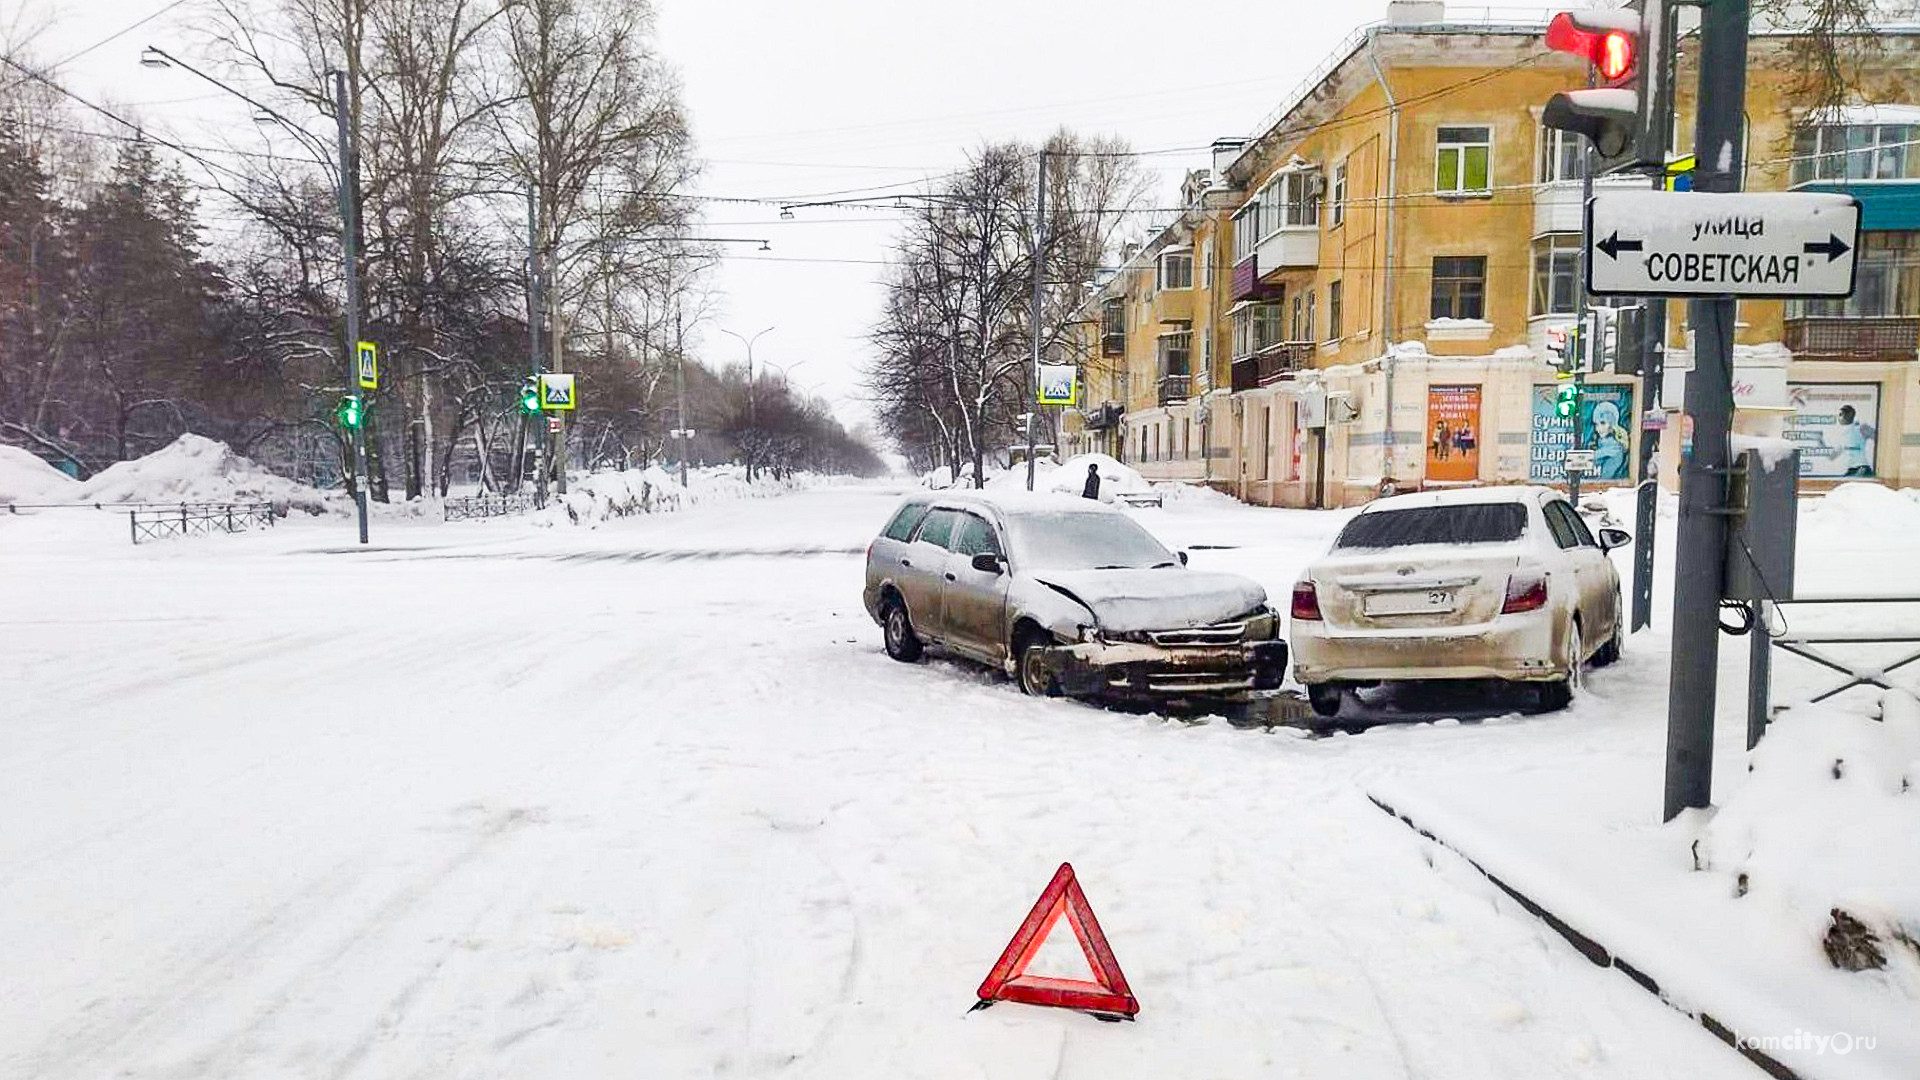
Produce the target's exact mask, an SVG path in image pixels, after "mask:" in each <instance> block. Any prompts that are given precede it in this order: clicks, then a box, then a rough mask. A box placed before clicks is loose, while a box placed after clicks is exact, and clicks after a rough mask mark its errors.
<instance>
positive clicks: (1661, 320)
mask: <svg viewBox="0 0 1920 1080" xmlns="http://www.w3.org/2000/svg"><path fill="white" fill-rule="evenodd" d="M1679 22H1680V20H1679V19H1678V18H1676V17H1674V13H1673V12H1672V11H1668V12H1667V13H1666V17H1665V18H1663V19H1661V21H1660V28H1659V30H1660V37H1661V41H1660V42H1659V45H1660V50H1659V52H1658V53H1657V54H1655V59H1656V64H1655V67H1654V70H1652V71H1650V72H1648V73H1647V83H1648V86H1649V87H1650V88H1651V90H1652V91H1653V102H1652V107H1651V108H1650V109H1649V110H1648V111H1647V124H1648V126H1649V127H1650V128H1651V129H1652V138H1653V139H1654V140H1655V141H1657V142H1658V143H1659V144H1660V146H1661V147H1662V148H1663V149H1664V148H1666V147H1670V146H1672V145H1673V81H1674V74H1673V73H1674V60H1673V53H1674V47H1675V46H1676V45H1677V44H1678V41H1679V35H1678V34H1677V33H1676V32H1675V28H1676V27H1677V26H1678V25H1679ZM1653 186H1654V190H1656V191H1663V190H1665V189H1666V176H1665V174H1664V173H1656V174H1654V178H1653ZM1643 302H1644V303H1645V304H1646V318H1645V319H1644V320H1643V321H1642V324H1641V333H1642V337H1641V343H1642V345H1641V349H1640V388H1641V396H1642V397H1643V398H1644V399H1645V402H1644V415H1645V416H1649V417H1650V416H1652V415H1653V414H1654V412H1655V411H1656V410H1660V409H1663V408H1664V407H1665V404H1666V403H1665V402H1664V401H1662V400H1661V396H1662V393H1663V391H1664V383H1665V379H1666V370H1667V302H1666V300H1664V299H1662V298H1659V297H1649V298H1647V299H1646V300H1645V301H1643ZM1639 426H1640V453H1639V455H1638V458H1639V461H1638V468H1637V470H1636V471H1635V473H1634V482H1635V484H1636V487H1637V490H1636V495H1637V496H1638V500H1637V502H1636V504H1635V507H1634V529H1633V618H1632V621H1631V622H1630V624H1629V625H1630V626H1631V627H1632V628H1633V629H1634V630H1643V629H1645V628H1647V627H1649V626H1652V625H1653V534H1654V522H1655V521H1657V520H1658V519H1659V514H1658V512H1657V511H1658V509H1659V500H1660V483H1659V478H1658V477H1657V476H1655V475H1654V471H1653V456H1654V451H1655V450H1656V449H1657V448H1658V446H1659V443H1660V440H1659V438H1658V432H1654V431H1649V430H1647V425H1646V421H1645V420H1644V419H1643V420H1642V421H1641V422H1640V425H1639ZM1649 436H1654V437H1652V438H1650V437H1649ZM1669 467H1671V466H1669Z"/></svg>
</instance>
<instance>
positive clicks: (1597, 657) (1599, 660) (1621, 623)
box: [1593, 593, 1627, 667]
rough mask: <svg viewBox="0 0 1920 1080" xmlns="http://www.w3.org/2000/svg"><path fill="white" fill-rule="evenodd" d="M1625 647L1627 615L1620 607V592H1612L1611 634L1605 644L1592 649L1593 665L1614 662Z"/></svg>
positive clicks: (1603, 665)
mask: <svg viewBox="0 0 1920 1080" xmlns="http://www.w3.org/2000/svg"><path fill="white" fill-rule="evenodd" d="M1626 648H1627V616H1626V613H1625V611H1624V610H1623V609H1622V608H1621V607H1620V594H1619V593H1614V594H1613V636H1612V637H1610V638H1608V639H1607V643H1606V644H1605V645H1602V646H1600V647H1599V648H1598V649H1596V650H1594V653H1593V666H1594V667H1606V666H1607V665H1608V664H1611V663H1614V662H1615V661H1617V660H1619V659H1620V654H1621V653H1623V652H1625V651H1626Z"/></svg>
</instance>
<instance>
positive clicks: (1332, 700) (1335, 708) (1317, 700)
mask: <svg viewBox="0 0 1920 1080" xmlns="http://www.w3.org/2000/svg"><path fill="white" fill-rule="evenodd" d="M1307 704H1309V705H1312V706H1313V711H1314V712H1315V713H1316V714H1317V715H1320V716H1338V715H1339V714H1340V687H1339V685H1338V684H1336V683H1316V684H1314V685H1312V686H1309V687H1307Z"/></svg>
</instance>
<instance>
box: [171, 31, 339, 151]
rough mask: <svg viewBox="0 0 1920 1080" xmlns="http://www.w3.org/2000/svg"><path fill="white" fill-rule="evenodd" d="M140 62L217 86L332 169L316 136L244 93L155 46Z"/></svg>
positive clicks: (323, 147)
mask: <svg viewBox="0 0 1920 1080" xmlns="http://www.w3.org/2000/svg"><path fill="white" fill-rule="evenodd" d="M149 56H157V57H159V58H160V59H161V60H162V61H164V63H161V64H154V63H151V62H150V61H149V60H148V59H147V58H148V57H149ZM140 62H141V63H143V64H146V65H147V66H149V67H167V66H173V67H179V68H181V69H183V70H185V71H188V72H191V73H192V74H194V75H197V76H199V77H200V78H201V79H202V80H204V81H206V82H209V83H212V84H213V85H214V86H217V87H219V88H220V89H222V90H225V91H226V92H227V93H229V94H232V95H233V96H234V97H237V98H239V99H240V100H241V101H244V102H246V103H247V104H249V105H251V106H253V107H254V108H256V109H258V110H260V111H261V112H262V113H265V114H266V115H267V116H268V117H269V118H270V119H272V120H273V122H274V123H276V124H278V125H280V126H281V127H282V128H285V129H286V131H287V133H288V134H290V135H292V136H293V137H294V138H296V139H299V140H300V141H301V143H302V144H303V145H305V146H306V148H307V149H308V150H309V151H313V150H318V151H319V152H318V153H316V154H315V155H314V161H316V162H318V163H319V165H320V167H321V168H323V169H328V170H332V169H333V167H334V162H333V160H332V157H331V156H330V151H329V149H328V147H327V145H326V144H325V143H323V142H320V141H319V138H318V136H316V135H314V134H313V133H312V132H310V131H308V130H306V129H305V128H303V127H301V126H300V125H298V124H296V123H294V122H293V121H292V120H289V119H287V118H286V117H285V116H283V115H281V114H280V112H279V111H277V110H275V109H273V108H272V107H270V106H268V105H265V104H262V103H261V102H259V101H257V100H255V99H254V98H253V97H252V96H250V95H248V94H246V93H245V92H243V91H240V90H236V89H234V88H233V87H231V86H228V85H227V84H226V83H223V82H221V81H220V80H219V79H216V78H214V77H213V76H211V75H209V74H207V73H206V72H204V71H201V70H200V69H199V68H197V67H194V66H193V65H192V64H189V63H187V62H186V61H184V60H182V59H180V58H179V57H177V56H175V55H173V54H172V53H170V52H168V51H166V50H165V49H162V48H160V47H159V46H157V45H149V46H147V47H146V49H145V50H144V51H143V52H142V53H141V55H140Z"/></svg>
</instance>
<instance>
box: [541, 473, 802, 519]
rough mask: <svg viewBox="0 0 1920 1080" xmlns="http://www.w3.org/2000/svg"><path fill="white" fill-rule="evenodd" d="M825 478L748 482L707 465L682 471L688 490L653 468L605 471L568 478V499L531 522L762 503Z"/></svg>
mask: <svg viewBox="0 0 1920 1080" xmlns="http://www.w3.org/2000/svg"><path fill="white" fill-rule="evenodd" d="M827 479H830V478H828V477H823V476H817V475H815V474H813V473H800V474H797V475H794V476H790V477H787V478H785V479H781V480H776V479H774V478H773V477H771V476H769V475H766V474H762V475H760V476H757V477H755V478H754V480H753V482H752V483H748V482H747V477H746V470H745V469H744V468H742V467H740V466H736V465H712V466H705V467H702V468H698V469H690V470H688V472H687V486H686V487H681V486H680V482H679V481H678V480H677V479H675V478H674V475H673V474H672V473H671V472H669V471H667V470H666V469H664V468H661V467H660V466H658V465H649V466H647V467H646V468H644V469H626V470H617V469H610V470H606V471H604V472H595V473H572V474H569V475H568V477H567V494H566V495H564V496H561V497H558V498H556V499H555V500H554V501H553V503H552V504H551V505H549V506H548V507H547V508H546V509H545V510H544V511H541V512H540V513H539V514H537V515H536V516H535V518H534V521H535V523H536V524H540V525H557V524H571V525H587V526H596V525H598V524H599V523H600V522H602V521H606V520H608V519H610V518H618V517H628V516H631V515H634V514H657V513H670V512H672V511H676V510H684V509H686V508H687V507H689V506H693V505H696V504H699V503H708V502H730V501H734V500H739V499H763V498H769V497H771V496H775V495H784V494H786V493H788V492H791V491H800V490H803V489H806V488H810V487H814V486H816V485H818V484H819V483H821V482H822V481H824V480H827Z"/></svg>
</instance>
